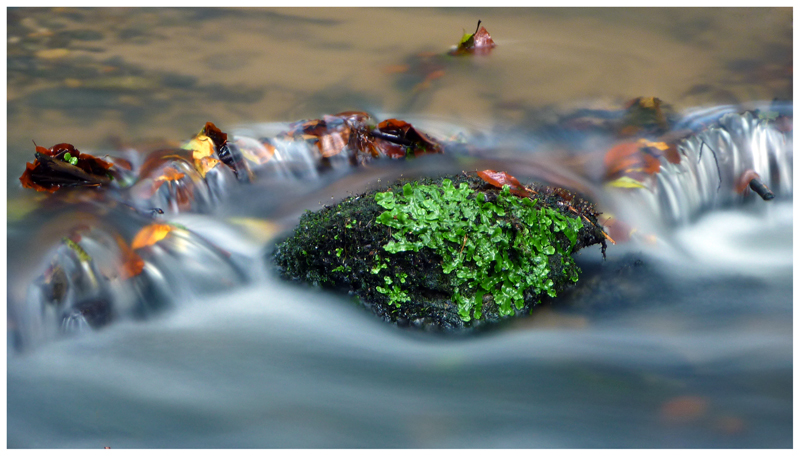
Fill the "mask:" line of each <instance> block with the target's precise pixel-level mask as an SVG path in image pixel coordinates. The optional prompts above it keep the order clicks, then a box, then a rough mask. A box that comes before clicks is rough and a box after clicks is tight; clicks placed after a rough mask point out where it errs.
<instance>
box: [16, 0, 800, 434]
mask: <svg viewBox="0 0 800 456" xmlns="http://www.w3.org/2000/svg"><path fill="white" fill-rule="evenodd" d="M477 19H481V20H482V21H483V25H485V26H486V28H487V29H488V30H489V32H490V33H491V34H492V36H493V38H494V39H495V41H496V43H497V44H498V47H497V48H496V49H495V50H494V51H493V52H492V53H491V54H490V55H488V56H479V57H476V58H472V59H469V58H467V59H451V60H443V61H441V62H439V63H436V65H435V67H434V68H433V70H430V68H429V67H430V63H429V61H427V60H425V59H424V58H420V57H419V54H420V53H424V52H443V51H446V50H447V48H448V47H449V46H450V45H451V44H455V42H456V41H457V40H458V38H459V37H460V35H461V33H462V30H463V29H466V30H470V31H471V30H472V27H474V23H475V21H476V20H477ZM8 25H9V27H8V34H9V36H8V42H9V44H8V50H9V51H8V76H9V77H8V80H9V83H8V147H9V154H8V205H9V207H8V217H9V222H8V338H7V340H8V347H9V348H8V362H7V369H8V373H7V383H8V387H7V394H8V398H7V399H8V401H7V403H8V412H7V420H8V427H7V431H8V446H9V447H88V448H102V447H106V446H109V447H112V448H126V447H148V448H150V447H234V448H240V447H392V448H394V447H412V448H417V447H434V448H438V447H478V448H486V447H517V448H519V447H536V448H539V447H545V448H551V447H555V448H560V447H572V448H574V447H580V448H584V447H668V448H674V447H723V448H730V447H770V448H771V447H779V448H787V447H791V446H792V419H793V415H792V367H793V365H792V315H793V314H792V291H793V286H792V225H793V220H792V204H793V203H792V132H791V129H790V128H789V129H786V128H777V127H775V125H774V124H772V123H769V122H767V121H766V120H765V119H764V118H763V116H762V117H761V118H759V115H758V114H759V113H758V112H756V113H744V112H745V111H746V110H752V109H759V110H760V113H762V114H764V113H770V112H774V113H779V114H782V115H783V116H786V117H788V119H789V120H790V121H791V118H792V106H791V98H792V81H791V74H792V27H791V25H792V11H791V9H713V10H707V9H689V10H684V9H668V10H661V9H647V10H639V9H623V10H620V9H601V10H595V9H569V10H563V9H548V10H538V9H491V10H474V9H435V10H418V9H399V10H394V9H391V10H390V9H380V10H371V9H314V10H303V9H278V10H240V9H178V10H172V9H168V10H163V9H132V10H118V9H100V10H95V9H67V8H61V9H10V10H9V11H8ZM426 62H428V63H426ZM431 71H435V72H436V71H438V72H439V73H437V75H438V76H439V77H436V78H430V79H429V80H427V82H426V77H429V75H430V74H431ZM637 96H657V97H659V98H661V99H662V100H664V101H666V102H667V103H670V104H671V105H672V106H673V108H674V109H675V111H676V112H677V113H678V115H677V116H678V118H679V120H678V121H677V122H676V123H675V124H674V126H673V130H687V129H688V131H690V133H688V134H687V135H688V136H687V139H686V140H685V141H683V142H680V143H679V144H680V145H679V149H678V150H679V151H680V153H681V154H682V155H681V156H682V157H683V158H682V160H681V162H680V163H677V164H673V163H667V162H666V161H664V160H663V159H662V162H661V164H662V168H661V172H660V173H659V174H657V175H656V176H655V177H656V180H655V181H653V182H652V183H651V184H650V187H649V189H641V188H634V189H625V188H617V187H609V186H607V185H603V182H602V181H603V179H602V175H601V174H602V169H601V168H602V160H603V155H604V153H605V151H606V150H608V149H609V147H611V146H612V145H613V144H614V143H615V141H617V139H615V138H613V137H610V136H609V135H604V134H601V133H598V131H597V130H596V129H594V130H593V129H588V130H583V131H578V130H570V129H564V128H562V126H563V123H560V122H559V121H558V119H564V118H566V116H568V115H569V113H576V112H583V113H586V112H592V113H594V116H595V117H596V116H598V115H600V114H601V113H606V114H608V113H610V112H612V111H613V110H615V109H617V110H618V109H620V107H621V106H623V105H624V103H625V101H626V100H628V99H631V98H634V97H637ZM775 98H777V99H779V100H784V101H785V102H780V103H779V102H771V100H773V99H775ZM353 109H357V110H367V111H370V112H372V113H373V114H374V115H375V116H376V117H378V118H379V119H384V118H388V117H397V118H400V119H404V120H408V121H410V122H412V123H413V124H414V125H415V126H416V127H417V128H420V129H422V130H424V131H427V132H430V133H432V134H434V135H436V136H437V137H440V138H447V137H450V136H452V135H456V134H458V135H460V136H461V137H462V138H464V139H466V140H467V142H468V144H470V145H473V146H475V148H474V149H470V150H469V151H468V153H464V154H457V153H454V154H446V155H443V156H425V157H421V158H419V159H417V160H413V161H411V162H408V163H405V162H399V161H375V162H373V164H371V165H370V166H369V167H366V168H360V169H351V168H350V167H349V166H339V167H334V169H332V170H329V171H327V172H320V171H319V168H317V167H315V166H313V165H314V161H313V159H312V158H310V155H308V154H307V151H306V152H304V150H302V149H298V150H293V149H291V146H288V145H287V146H286V148H281V150H279V152H278V153H276V154H283V155H276V156H275V159H273V160H272V161H271V162H268V163H267V164H266V165H265V166H264V167H263V168H261V169H260V171H259V173H258V180H257V181H256V182H254V183H252V184H249V185H244V184H238V183H237V182H235V179H233V178H232V177H231V176H232V174H230V175H225V174H224V173H222V175H220V176H217V177H218V179H217V180H216V181H214V182H211V180H210V179H209V185H208V187H202V188H203V189H205V190H204V192H205V193H203V192H199V191H198V192H197V193H196V194H195V198H196V201H198V206H197V207H196V208H195V210H194V211H188V212H180V213H175V211H174V210H171V209H170V207H169V201H168V200H158V199H156V200H152V201H148V204H150V203H152V204H151V205H150V206H149V207H163V208H164V209H165V214H164V215H163V216H160V217H161V218H163V219H165V220H168V221H170V222H173V223H178V224H180V225H181V226H183V227H185V229H181V230H176V231H173V232H172V233H170V236H168V237H167V238H165V239H164V240H163V241H162V242H159V243H158V244H157V245H156V246H153V248H150V249H148V250H147V253H146V254H145V253H143V254H142V255H143V259H144V261H145V268H144V271H143V273H142V274H141V275H139V276H137V277H135V278H132V279H129V280H119V279H118V278H115V277H113V276H111V275H109V272H108V271H110V270H112V269H113V265H114V264H116V263H115V262H116V261H117V260H118V258H119V256H120V255H121V254H122V253H121V252H120V251H119V249H117V248H116V247H114V246H115V245H116V244H115V242H114V239H115V238H114V236H115V234H116V233H119V234H121V235H122V236H124V237H126V238H128V239H130V238H131V237H133V235H134V234H135V233H136V231H137V230H139V229H140V228H141V227H142V226H144V225H145V224H146V223H148V222H147V220H148V218H147V217H146V216H143V215H142V214H140V213H138V212H137V211H135V210H131V208H130V207H127V206H123V205H114V204H113V202H112V201H111V200H112V199H114V198H126V197H131V198H133V196H135V195H136V186H134V187H132V189H131V190H130V191H129V192H128V193H124V192H123V194H121V196H120V195H117V196H116V197H112V198H110V199H109V200H107V201H72V202H65V201H61V202H58V203H53V202H52V201H51V200H49V199H47V198H45V197H43V196H42V194H40V193H37V192H34V191H32V190H28V189H22V188H21V186H20V185H19V181H18V180H17V178H18V177H19V175H20V174H21V173H22V171H23V170H24V163H25V161H32V159H33V157H32V155H33V145H32V144H31V143H30V141H31V139H33V140H34V141H36V143H37V144H39V145H44V146H46V147H50V146H51V145H53V144H56V143H61V142H69V143H71V144H74V145H75V146H76V147H77V148H78V149H80V150H81V151H82V152H88V153H92V154H94V155H103V154H106V153H108V154H110V155H117V156H121V155H125V154H128V155H126V156H128V157H135V156H137V155H136V153H134V152H130V150H132V149H135V150H140V151H147V150H152V148H154V147H156V146H154V144H157V143H158V141H159V140H160V141H161V143H162V144H163V141H164V140H167V141H180V140H184V139H188V138H189V137H191V136H192V135H193V134H194V133H196V132H197V131H198V130H199V129H200V128H201V127H202V125H203V124H204V123H205V122H206V121H213V122H214V123H216V124H217V126H219V127H220V128H221V129H222V130H223V131H226V132H228V133H230V134H232V136H233V137H235V138H237V140H238V141H241V144H243V145H245V146H247V145H249V146H248V147H257V146H256V144H258V141H257V140H256V139H257V138H261V137H265V136H271V135H274V134H275V133H277V132H279V131H281V130H285V129H286V127H287V123H286V122H290V121H295V120H299V119H304V118H319V117H320V116H322V115H323V114H331V113H336V112H340V111H345V110H353ZM581 110H582V111H581ZM743 113H744V114H743ZM712 149H713V152H709V151H710V150H712ZM484 168H493V169H505V170H508V171H509V172H512V173H513V174H514V175H516V176H517V177H519V178H520V179H521V180H523V181H525V180H529V179H538V180H544V181H547V182H550V183H553V184H556V185H564V186H568V187H570V188H574V189H577V190H580V191H582V192H583V193H585V194H587V195H588V196H590V197H591V198H592V199H594V200H595V201H596V202H597V203H598V204H599V205H600V207H601V209H602V210H603V211H604V212H607V213H613V214H614V215H615V217H617V218H618V219H619V220H621V221H624V222H625V223H626V224H627V226H629V227H632V228H633V229H635V230H636V231H635V232H634V233H632V234H631V235H630V239H629V240H627V242H622V240H621V239H618V240H619V241H620V242H618V243H617V245H611V246H609V248H608V250H607V258H606V259H605V260H603V258H602V255H601V253H600V250H599V248H594V249H586V250H584V251H581V252H580V254H579V255H578V256H577V260H578V262H579V265H580V266H581V268H582V269H583V273H582V275H581V280H580V281H579V282H578V285H577V287H576V288H575V289H574V290H572V291H570V292H567V293H564V294H563V295H562V296H559V298H558V299H556V300H555V301H553V302H552V303H550V304H548V305H546V306H543V307H542V308H541V310H540V311H538V312H535V313H534V314H533V315H532V316H530V317H526V318H521V319H518V320H516V321H514V322H511V323H508V324H504V325H500V326H498V327H497V328H494V329H492V330H489V331H483V332H480V333H477V334H473V335H469V336H458V337H448V336H445V335H442V334H431V333H427V332H422V331H415V330H411V329H403V328H397V327H394V326H390V325H387V324H386V323H384V322H382V321H379V320H378V319H377V318H375V317H374V316H373V315H370V314H368V313H366V312H365V311H364V310H363V309H362V308H360V307H359V306H357V305H354V303H353V301H352V300H351V299H349V298H348V297H347V296H342V295H338V294H331V293H328V292H325V291H321V290H317V289H312V288H307V287H300V286H297V285H295V284H291V283H287V282H284V281H281V280H280V279H279V278H278V277H277V275H276V273H275V271H274V270H273V269H272V268H271V266H270V263H269V262H268V261H267V260H268V258H269V252H270V249H271V247H272V245H273V244H274V241H275V239H276V238H279V237H280V236H282V235H285V233H287V231H288V230H291V229H292V228H293V226H294V224H295V223H296V221H297V219H298V217H299V216H300V214H301V213H302V212H303V211H304V210H306V209H312V210H313V209H316V208H319V207H321V205H323V204H331V203H333V202H336V201H338V200H339V199H341V198H343V197H345V196H347V195H349V194H353V193H359V192H361V191H364V190H366V189H367V188H372V187H375V186H379V185H381V183H387V182H389V181H391V180H392V179H394V178H396V177H398V176H401V175H403V176H404V177H406V178H407V177H410V176H418V175H430V174H439V173H459V172H461V171H462V170H467V171H470V170H475V169H484ZM748 169H754V170H756V171H757V172H758V173H759V175H760V176H761V178H762V180H763V181H764V182H765V183H766V184H767V185H768V186H769V187H770V188H771V189H772V190H773V192H774V193H775V195H776V197H775V199H774V200H771V201H763V200H761V199H760V198H757V197H755V196H754V195H753V194H752V192H751V193H749V194H747V195H741V194H739V193H737V192H735V191H734V187H735V185H736V179H737V178H738V176H740V175H741V174H742V173H743V172H744V171H745V170H748ZM146 207H148V206H147V205H144V206H142V207H140V208H139V209H142V208H146ZM82 224H84V225H90V226H91V227H93V230H92V231H91V232H90V233H88V234H87V233H84V236H83V239H82V240H81V246H82V248H83V249H85V251H86V252H87V253H88V254H89V255H91V256H92V258H93V263H92V264H93V266H91V267H88V266H86V263H83V262H76V261H74V254H73V256H70V254H69V252H70V251H69V249H67V248H66V247H64V244H63V243H62V238H63V237H64V236H66V235H68V234H66V233H65V232H64V230H69V228H70V227H73V226H76V225H82ZM55 263H57V264H59V265H62V267H63V269H64V270H65V271H66V272H68V273H69V275H70V279H69V280H70V282H69V283H71V284H72V286H71V288H70V289H69V290H68V291H66V292H64V293H65V295H64V296H65V297H64V299H65V300H67V302H70V300H73V301H75V300H77V299H78V298H79V297H80V299H82V300H83V302H88V303H90V304H91V303H101V302H111V303H113V311H111V312H110V313H108V314H104V313H102V312H101V313H100V317H98V318H100V320H93V321H87V319H86V318H84V317H83V316H82V315H84V314H82V313H80V312H77V313H72V314H70V313H66V314H64V313H59V311H56V310H54V309H53V306H51V305H49V304H46V301H47V300H48V298H47V296H46V292H45V291H43V290H46V288H45V287H43V285H42V284H43V279H42V277H43V274H45V271H46V270H47V269H48V267H49V266H51V265H52V264H55ZM93 326H94V327H100V329H97V330H93V329H91V327H93Z"/></svg>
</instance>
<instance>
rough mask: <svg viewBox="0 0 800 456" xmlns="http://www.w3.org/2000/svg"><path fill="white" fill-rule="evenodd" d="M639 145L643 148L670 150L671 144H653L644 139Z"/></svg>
mask: <svg viewBox="0 0 800 456" xmlns="http://www.w3.org/2000/svg"><path fill="white" fill-rule="evenodd" d="M639 143H640V144H641V145H642V146H643V147H653V148H655V149H658V150H667V149H669V144H667V143H665V142H651V141H648V140H646V139H644V138H642V139H640V140H639Z"/></svg>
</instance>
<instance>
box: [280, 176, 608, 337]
mask: <svg viewBox="0 0 800 456" xmlns="http://www.w3.org/2000/svg"><path fill="white" fill-rule="evenodd" d="M533 189H534V190H535V191H536V192H537V194H536V195H535V196H534V198H526V197H518V196H514V195H512V194H511V193H510V191H509V189H508V188H507V187H506V188H503V189H502V190H501V189H496V188H494V187H491V186H489V185H487V184H485V183H484V182H483V181H482V180H479V179H476V178H471V177H465V176H455V177H453V178H450V179H437V180H430V179H427V180H420V181H416V182H408V183H405V184H402V183H398V184H396V185H394V186H392V187H390V188H389V189H388V190H387V191H383V192H373V193H369V194H364V195H359V196H355V197H351V198H348V199H347V200H345V201H343V202H342V203H340V204H339V205H337V206H335V207H326V208H324V209H323V210H320V211H317V212H314V213H311V212H309V213H306V214H305V215H304V216H303V217H302V218H301V220H300V224H299V226H298V228H297V229H296V230H295V232H294V233H293V235H292V236H291V237H289V238H288V239H286V240H285V241H284V242H282V243H280V244H278V246H277V248H276V250H275V255H274V257H275V261H276V264H277V265H278V267H279V268H280V270H281V273H282V274H283V275H284V276H286V277H289V278H292V279H296V280H300V281H305V282H310V283H313V284H318V285H322V286H325V287H332V288H342V289H347V290H348V291H350V292H353V293H354V294H356V295H357V296H358V297H359V298H360V300H361V302H362V303H363V304H364V305H365V306H367V307H368V308H370V309H371V310H372V311H374V312H375V313H376V314H378V315H379V316H381V317H383V318H385V319H386V320H388V321H393V322H397V323H399V324H401V325H404V324H412V325H420V326H434V327H439V328H462V327H471V326H475V325H477V324H481V323H483V322H487V321H489V322H492V321H497V320H500V319H502V318H505V317H509V316H511V315H515V314H519V313H523V312H528V311H530V310H531V309H532V308H533V307H534V306H535V305H537V304H538V303H539V302H540V301H541V300H542V299H543V298H545V297H547V296H549V297H554V296H556V294H557V293H558V292H560V291H561V290H563V289H565V288H566V287H568V286H569V285H570V284H571V283H573V282H575V281H577V280H578V274H579V272H580V271H579V269H578V267H577V266H576V265H575V262H574V260H573V259H572V257H571V254H572V253H574V252H575V251H577V250H579V249H580V248H583V247H585V246H588V245H592V244H597V243H600V244H603V247H604V248H605V243H604V238H603V235H602V232H601V231H600V228H598V227H597V226H596V224H597V220H596V219H595V218H594V217H595V215H596V214H595V213H594V212H593V210H592V208H591V205H589V204H588V203H586V202H584V201H582V200H580V199H579V198H577V197H574V196H573V195H572V194H570V193H568V192H566V191H564V190H562V189H552V188H549V187H544V186H537V185H534V186H533ZM570 206H571V207H572V208H573V209H576V208H577V211H578V212H580V213H581V215H578V214H576V213H575V212H574V211H572V210H570V209H569V207H570ZM587 221H588V223H587Z"/></svg>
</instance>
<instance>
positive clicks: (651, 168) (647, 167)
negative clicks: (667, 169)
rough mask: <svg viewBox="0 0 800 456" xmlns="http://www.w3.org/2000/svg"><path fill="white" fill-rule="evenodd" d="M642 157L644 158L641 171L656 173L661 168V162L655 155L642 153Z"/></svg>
mask: <svg viewBox="0 0 800 456" xmlns="http://www.w3.org/2000/svg"><path fill="white" fill-rule="evenodd" d="M642 158H643V159H644V168H643V169H642V171H644V172H646V173H647V174H656V173H658V171H659V170H661V162H660V161H659V160H658V159H657V158H656V157H653V156H652V155H650V154H642Z"/></svg>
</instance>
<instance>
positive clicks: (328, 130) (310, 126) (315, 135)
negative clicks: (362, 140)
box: [288, 115, 352, 157]
mask: <svg viewBox="0 0 800 456" xmlns="http://www.w3.org/2000/svg"><path fill="white" fill-rule="evenodd" d="M351 130H352V127H350V125H349V124H347V122H345V121H344V119H342V118H340V117H337V116H327V115H326V116H324V117H323V118H322V119H315V120H309V121H306V122H303V123H301V124H299V125H296V126H294V128H293V129H292V130H291V131H290V132H289V133H288V134H289V135H290V136H294V137H300V138H303V139H311V140H314V141H316V144H317V148H318V149H319V152H320V154H321V155H322V156H323V157H333V156H334V155H338V154H340V153H341V152H342V151H343V150H344V148H345V147H346V146H347V145H348V143H349V142H350V132H351Z"/></svg>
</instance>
